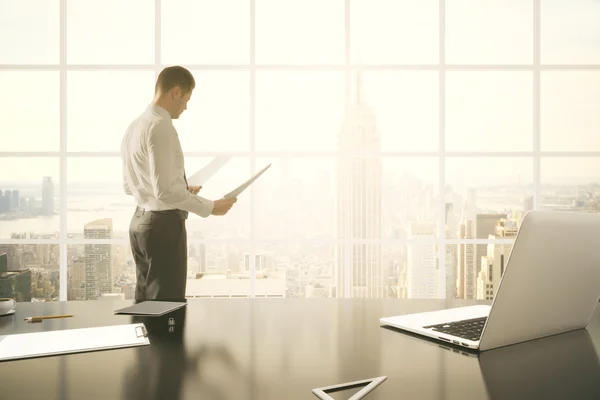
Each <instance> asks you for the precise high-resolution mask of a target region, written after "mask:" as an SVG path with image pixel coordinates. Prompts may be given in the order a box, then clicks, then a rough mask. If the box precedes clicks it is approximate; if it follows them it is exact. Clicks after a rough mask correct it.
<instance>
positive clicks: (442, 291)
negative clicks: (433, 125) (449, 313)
mask: <svg viewBox="0 0 600 400" xmlns="http://www.w3.org/2000/svg"><path fill="white" fill-rule="evenodd" d="M438 47H439V49H438V50H439V60H438V62H439V63H440V70H439V75H438V76H439V78H438V86H439V91H438V96H439V99H438V107H439V126H438V129H439V152H440V157H439V165H438V169H439V187H438V191H439V194H438V196H439V205H438V207H439V208H438V213H439V217H438V240H439V242H438V243H439V245H438V277H437V287H438V295H437V297H438V298H443V299H445V298H446V293H447V290H448V288H447V287H446V274H447V273H448V272H450V273H451V274H453V271H446V247H445V239H446V2H445V1H444V0H440V2H439V44H438ZM407 267H408V268H410V266H407ZM450 293H452V291H450Z"/></svg>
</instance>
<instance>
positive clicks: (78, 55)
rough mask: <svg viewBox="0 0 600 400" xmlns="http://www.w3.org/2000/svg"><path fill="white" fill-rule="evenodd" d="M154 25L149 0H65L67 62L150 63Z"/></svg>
mask: <svg viewBox="0 0 600 400" xmlns="http://www.w3.org/2000/svg"><path fill="white" fill-rule="evenodd" d="M154 25H155V21H154V2H153V1H147V0H128V1H118V0H105V1H102V2H88V1H86V2H83V1H76V0H67V63H69V64H150V63H154V47H155V46H154V29H155V27H154ZM128 93H130V92H129V91H128ZM124 97H126V96H124Z"/></svg>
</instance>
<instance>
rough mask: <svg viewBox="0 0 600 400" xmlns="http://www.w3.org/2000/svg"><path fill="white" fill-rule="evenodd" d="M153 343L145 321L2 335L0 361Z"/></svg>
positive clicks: (0, 339)
mask: <svg viewBox="0 0 600 400" xmlns="http://www.w3.org/2000/svg"><path fill="white" fill-rule="evenodd" d="M149 344H150V341H149V339H148V332H147V331H146V327H145V326H144V324H143V323H138V324H127V325H116V326H102V327H97V328H81V329H65V330H60V331H49V332H34V333H21V334H16V335H4V336H0V362H1V361H10V360H20V359H24V358H36V357H45V356H55V355H60V354H72V353H85V352H90V351H99V350H109V349H119V348H125V347H133V346H147V345H149Z"/></svg>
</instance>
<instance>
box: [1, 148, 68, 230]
mask: <svg viewBox="0 0 600 400" xmlns="http://www.w3.org/2000/svg"><path fill="white" fill-rule="evenodd" d="M0 171H10V174H2V177H1V178H0V191H1V192H2V196H1V198H0V239H58V238H59V237H60V234H59V232H60V215H59V212H60V181H59V175H60V174H59V161H58V158H50V157H47V158H29V157H27V158H13V157H0Z"/></svg>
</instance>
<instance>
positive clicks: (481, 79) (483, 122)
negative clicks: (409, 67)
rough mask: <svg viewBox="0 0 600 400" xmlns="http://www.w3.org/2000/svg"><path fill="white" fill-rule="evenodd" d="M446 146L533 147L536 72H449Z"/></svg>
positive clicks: (459, 148) (463, 148)
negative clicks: (534, 75) (534, 76)
mask: <svg viewBox="0 0 600 400" xmlns="http://www.w3.org/2000/svg"><path fill="white" fill-rule="evenodd" d="M446 84H447V87H446V135H447V137H446V149H447V150H450V151H527V150H531V149H532V132H533V76H532V74H531V73H529V72H492V71H484V72H471V71H469V72H449V73H448V74H447V81H446Z"/></svg>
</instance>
